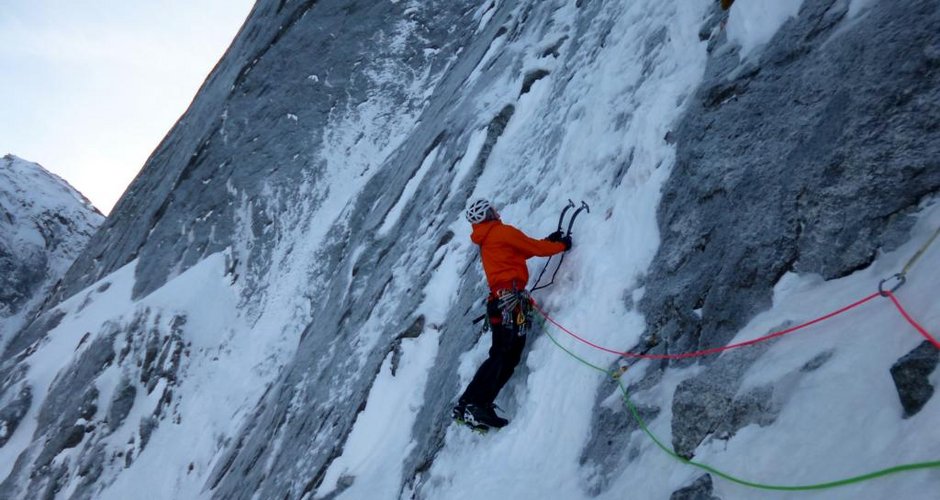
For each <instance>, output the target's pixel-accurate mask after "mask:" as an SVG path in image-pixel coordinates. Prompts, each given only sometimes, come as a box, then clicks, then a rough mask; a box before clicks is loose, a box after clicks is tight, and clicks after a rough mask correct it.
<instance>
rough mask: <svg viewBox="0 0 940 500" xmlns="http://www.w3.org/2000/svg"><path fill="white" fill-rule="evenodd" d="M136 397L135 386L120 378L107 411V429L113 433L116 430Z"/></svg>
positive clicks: (129, 410)
mask: <svg viewBox="0 0 940 500" xmlns="http://www.w3.org/2000/svg"><path fill="white" fill-rule="evenodd" d="M136 397H137V386H136V385H134V384H132V383H131V381H130V380H129V379H127V378H126V377H125V378H122V379H121V381H120V382H119V383H118V386H117V389H115V390H114V396H113V397H112V399H111V407H110V408H109V409H108V427H109V428H110V429H111V430H112V431H114V430H117V428H118V427H120V426H121V424H123V423H124V419H126V418H127V415H128V414H129V413H130V412H131V408H133V407H134V399H135V398H136Z"/></svg>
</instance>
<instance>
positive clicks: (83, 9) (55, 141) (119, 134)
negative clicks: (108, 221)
mask: <svg viewBox="0 0 940 500" xmlns="http://www.w3.org/2000/svg"><path fill="white" fill-rule="evenodd" d="M253 5H254V0H132V1H128V0H2V7H0V116H2V117H3V118H2V120H0V156H2V155H4V154H7V153H12V154H14V155H16V156H19V157H21V158H23V159H26V160H29V161H33V162H37V163H39V164H41V165H42V166H43V167H45V168H46V169H48V170H50V171H52V172H54V173H56V174H58V175H59V176H61V177H63V178H64V179H65V180H67V181H68V182H69V183H70V184H72V185H73V186H74V187H75V188H77V189H78V190H79V191H81V192H82V193H83V194H84V195H85V196H86V197H88V198H89V199H90V200H91V201H92V202H93V203H94V204H95V206H96V207H98V209H99V210H101V211H102V212H103V213H105V214H107V213H109V212H110V211H111V208H112V207H113V205H114V204H115V203H116V202H117V200H118V198H120V196H121V194H123V192H124V190H125V189H126V188H127V185H128V184H129V183H130V182H131V180H133V178H134V177H135V176H136V175H137V173H138V172H139V171H140V169H141V167H142V166H143V164H144V162H145V161H146V160H147V158H148V157H149V156H150V154H151V153H152V152H153V150H154V149H155V148H156V147H157V145H158V144H159V143H160V141H161V140H162V139H163V137H164V136H165V135H166V133H167V132H169V130H170V128H171V127H172V126H173V125H174V124H175V123H176V120H177V119H179V117H180V115H182V114H183V112H184V111H186V109H187V108H188V107H189V104H190V102H191V101H192V99H193V97H194V96H195V93H196V91H197V90H198V89H199V86H200V85H201V84H202V82H203V81H204V80H205V79H206V77H207V76H208V75H209V72H210V71H211V70H212V68H213V67H214V66H215V64H216V62H217V61H218V60H219V58H220V57H221V56H222V55H223V54H224V53H225V50H226V49H227V48H228V46H229V45H230V44H231V41H232V39H233V38H234V36H235V34H236V33H237V32H238V30H239V28H241V25H242V24H243V22H244V20H245V18H246V17H247V16H248V13H249V11H250V10H251V7H252V6H253Z"/></svg>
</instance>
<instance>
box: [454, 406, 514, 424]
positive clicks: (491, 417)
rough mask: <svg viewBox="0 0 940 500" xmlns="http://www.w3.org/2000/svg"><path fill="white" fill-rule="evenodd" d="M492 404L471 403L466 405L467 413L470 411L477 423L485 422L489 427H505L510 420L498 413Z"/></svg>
mask: <svg viewBox="0 0 940 500" xmlns="http://www.w3.org/2000/svg"><path fill="white" fill-rule="evenodd" d="M493 406H494V405H492V404H489V405H485V406H483V405H475V404H473V403H470V404H468V405H467V406H466V409H465V412H464V413H465V414H467V413H469V414H470V417H471V418H472V419H473V420H474V421H475V422H477V423H480V424H483V425H485V426H487V427H495V428H497V429H498V428H500V427H505V426H506V424H508V423H509V420H506V419H505V418H503V417H500V416H499V415H497V414H496V410H494V409H493Z"/></svg>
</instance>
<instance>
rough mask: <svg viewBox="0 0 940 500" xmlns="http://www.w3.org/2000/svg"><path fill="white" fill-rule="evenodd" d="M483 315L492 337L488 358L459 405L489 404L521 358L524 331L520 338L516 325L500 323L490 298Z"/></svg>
mask: <svg viewBox="0 0 940 500" xmlns="http://www.w3.org/2000/svg"><path fill="white" fill-rule="evenodd" d="M486 316H487V319H488V320H489V322H490V331H491V332H492V334H493V345H492V346H490V357H488V358H486V361H484V362H483V364H482V365H480V368H479V369H477V373H476V375H474V376H473V380H471V381H470V385H468V386H467V390H466V391H464V393H463V396H461V397H460V403H461V404H468V403H472V404H476V405H479V406H487V405H490V404H492V403H493V401H494V400H495V399H496V395H497V394H499V391H500V389H502V388H503V386H504V385H506V382H508V381H509V378H510V377H512V372H513V371H514V370H515V369H516V365H518V364H519V360H520V359H521V358H522V349H523V348H524V347H525V332H522V333H523V334H522V335H520V334H519V333H520V332H519V326H518V325H516V324H515V323H514V322H509V323H507V324H504V322H503V312H502V311H501V310H500V309H499V300H497V299H494V298H491V299H490V300H488V301H487V302H486Z"/></svg>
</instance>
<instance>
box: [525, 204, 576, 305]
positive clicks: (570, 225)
mask: <svg viewBox="0 0 940 500" xmlns="http://www.w3.org/2000/svg"><path fill="white" fill-rule="evenodd" d="M575 206H577V205H575V204H574V202H573V201H571V200H570V199H569V200H568V204H567V205H565V208H563V209H561V215H560V216H559V217H558V231H559V232H560V231H561V228H562V226H564V223H565V215H567V213H568V210H571V209H572V208H574V207H575ZM584 211H587V212H588V213H591V207H590V206H589V205H588V204H587V203H586V202H585V201H584V200H581V206H580V207H578V208H577V209H576V210H575V211H574V213H573V214H571V219H570V220H569V221H568V228H567V232H566V233H565V236H571V229H572V228H573V227H574V221H575V220H577V218H578V215H581V212H584ZM566 253H567V251H566ZM552 257H554V256H552ZM552 257H549V258H548V261H546V262H545V266H543V267H542V270H541V271H540V272H539V277H538V278H536V280H535V284H533V285H532V291H533V292H534V291H536V290H541V289H543V288H546V287H548V286H551V285H552V284H554V283H555V276H557V275H558V270H559V269H561V265H562V263H564V262H565V254H564V253H563V254H561V258H560V259H559V260H558V266H556V267H555V272H553V273H552V279H551V281H549V282H548V283H546V284H544V285H541V286H540V285H539V282H541V281H542V276H544V275H545V271H546V270H547V269H548V265H549V264H551V262H552Z"/></svg>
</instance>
